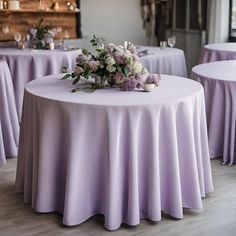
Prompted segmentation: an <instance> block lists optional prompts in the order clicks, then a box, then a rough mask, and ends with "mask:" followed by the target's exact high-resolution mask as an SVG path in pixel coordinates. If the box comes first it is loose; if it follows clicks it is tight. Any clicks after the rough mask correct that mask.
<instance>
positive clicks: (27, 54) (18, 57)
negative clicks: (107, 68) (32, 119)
mask: <svg viewBox="0 0 236 236" xmlns="http://www.w3.org/2000/svg"><path fill="white" fill-rule="evenodd" d="M80 52H81V50H71V51H63V50H53V51H51V50H32V49H25V50H20V49H16V48H1V50H0V59H2V60H6V61H7V64H8V66H9V69H10V72H11V76H12V80H13V87H14V91H15V99H16V107H17V113H18V116H19V117H21V110H22V103H23V95H24V87H25V84H26V83H28V82H29V81H31V80H33V79H36V78H39V77H42V76H45V75H51V74H58V73H60V72H61V70H62V67H63V66H67V67H68V69H69V70H72V69H74V67H75V64H76V57H77V56H78V54H79V53H80Z"/></svg>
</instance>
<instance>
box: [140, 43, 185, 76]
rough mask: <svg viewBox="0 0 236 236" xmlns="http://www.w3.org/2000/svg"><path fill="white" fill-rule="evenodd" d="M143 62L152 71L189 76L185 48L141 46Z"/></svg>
mask: <svg viewBox="0 0 236 236" xmlns="http://www.w3.org/2000/svg"><path fill="white" fill-rule="evenodd" d="M138 52H140V53H139V55H140V56H141V63H142V64H143V65H144V66H145V67H146V68H147V69H148V71H149V72H150V73H157V74H167V75H176V76H182V77H185V78H186V77H187V69H186V61H185V55H184V52H183V50H181V49H177V48H165V49H161V48H159V47H149V46H140V47H139V48H138Z"/></svg>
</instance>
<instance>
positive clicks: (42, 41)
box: [29, 19, 57, 49]
mask: <svg viewBox="0 0 236 236" xmlns="http://www.w3.org/2000/svg"><path fill="white" fill-rule="evenodd" d="M29 35H30V47H32V48H35V49H50V45H51V44H53V39H54V37H55V36H56V35H57V30H56V29H55V28H54V27H53V26H52V25H51V24H44V20H43V19H40V21H39V23H38V25H37V26H33V27H31V28H30V30H29Z"/></svg>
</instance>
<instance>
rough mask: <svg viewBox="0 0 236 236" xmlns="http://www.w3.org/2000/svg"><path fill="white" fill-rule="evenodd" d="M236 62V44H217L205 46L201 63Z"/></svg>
mask: <svg viewBox="0 0 236 236" xmlns="http://www.w3.org/2000/svg"><path fill="white" fill-rule="evenodd" d="M224 60H236V43H215V44H207V45H205V46H204V48H203V50H202V54H201V58H200V63H201V64H202V63H208V62H214V61H224Z"/></svg>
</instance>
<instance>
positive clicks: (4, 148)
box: [0, 61, 19, 165]
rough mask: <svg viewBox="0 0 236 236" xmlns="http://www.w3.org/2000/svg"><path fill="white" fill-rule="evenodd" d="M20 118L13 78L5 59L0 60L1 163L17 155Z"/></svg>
mask: <svg viewBox="0 0 236 236" xmlns="http://www.w3.org/2000/svg"><path fill="white" fill-rule="evenodd" d="M18 140H19V120H18V116H17V112H16V104H15V97H14V90H13V86H12V79H11V74H10V71H9V68H8V66H7V63H6V62H5V61H0V165H2V164H5V163H6V156H7V157H13V156H14V157H15V156H17V151H18Z"/></svg>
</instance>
